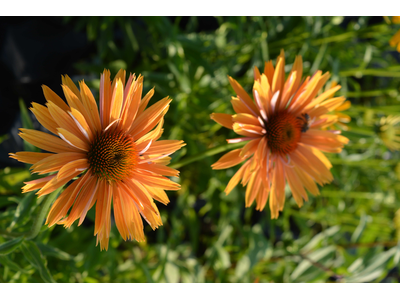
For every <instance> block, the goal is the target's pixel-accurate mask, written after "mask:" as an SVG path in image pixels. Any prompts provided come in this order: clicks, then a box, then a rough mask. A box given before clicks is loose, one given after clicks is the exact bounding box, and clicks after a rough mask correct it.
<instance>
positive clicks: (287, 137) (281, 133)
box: [265, 111, 302, 155]
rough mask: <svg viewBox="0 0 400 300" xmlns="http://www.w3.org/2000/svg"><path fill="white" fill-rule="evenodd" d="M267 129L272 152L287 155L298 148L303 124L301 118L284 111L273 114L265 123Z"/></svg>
mask: <svg viewBox="0 0 400 300" xmlns="http://www.w3.org/2000/svg"><path fill="white" fill-rule="evenodd" d="M265 129H266V131H267V133H266V137H267V141H268V147H269V148H270V149H271V152H272V153H273V154H281V155H286V154H289V153H290V152H292V151H293V150H295V149H296V148H297V143H298V142H299V141H300V138H301V129H302V124H301V120H300V119H299V118H296V117H295V116H294V115H292V114H290V113H288V112H286V111H284V112H280V113H278V114H275V115H273V116H271V118H269V120H268V121H267V122H266V124H265Z"/></svg>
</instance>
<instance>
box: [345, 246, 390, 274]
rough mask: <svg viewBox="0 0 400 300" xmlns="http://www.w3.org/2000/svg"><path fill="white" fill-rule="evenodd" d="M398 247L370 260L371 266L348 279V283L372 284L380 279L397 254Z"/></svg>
mask: <svg viewBox="0 0 400 300" xmlns="http://www.w3.org/2000/svg"><path fill="white" fill-rule="evenodd" d="M397 250H398V249H397V246H396V247H393V248H391V249H390V250H388V251H385V252H380V253H378V254H376V255H375V256H373V257H372V258H371V259H369V262H371V264H369V265H367V266H365V267H364V268H363V269H362V270H361V271H360V272H358V273H356V274H353V275H352V276H350V277H349V278H347V279H346V282H371V281H373V280H375V279H377V278H378V277H380V276H381V275H382V274H383V273H384V272H385V271H386V272H387V271H388V270H386V268H385V266H386V264H387V262H388V260H389V259H390V258H391V257H392V256H394V255H395V254H396V252H397Z"/></svg>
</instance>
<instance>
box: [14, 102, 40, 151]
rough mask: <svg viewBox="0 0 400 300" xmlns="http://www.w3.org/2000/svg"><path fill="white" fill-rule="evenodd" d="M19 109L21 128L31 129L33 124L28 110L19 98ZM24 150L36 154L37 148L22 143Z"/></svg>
mask: <svg viewBox="0 0 400 300" xmlns="http://www.w3.org/2000/svg"><path fill="white" fill-rule="evenodd" d="M19 109H20V110H21V121H22V127H24V128H26V129H33V124H32V120H31V117H30V116H29V112H28V109H27V108H26V105H25V103H24V101H23V100H22V99H21V98H20V99H19ZM24 150H25V151H32V152H38V151H39V148H37V147H35V146H33V145H32V144H30V143H28V142H26V141H24Z"/></svg>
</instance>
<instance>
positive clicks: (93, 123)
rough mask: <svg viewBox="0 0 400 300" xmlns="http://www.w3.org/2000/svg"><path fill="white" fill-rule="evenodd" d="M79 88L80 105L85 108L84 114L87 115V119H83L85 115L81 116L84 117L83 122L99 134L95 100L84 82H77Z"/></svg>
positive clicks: (99, 125) (97, 110) (99, 128)
mask: <svg viewBox="0 0 400 300" xmlns="http://www.w3.org/2000/svg"><path fill="white" fill-rule="evenodd" d="M79 87H80V89H81V99H82V104H83V106H84V108H85V112H86V113H87V117H85V115H83V116H84V117H85V120H86V121H87V123H88V124H89V127H90V128H91V129H92V131H94V132H100V131H101V123H100V116H99V109H98V107H97V103H96V100H95V99H94V97H93V94H92V92H91V91H90V89H89V87H88V86H87V85H86V84H85V82H84V81H81V82H79Z"/></svg>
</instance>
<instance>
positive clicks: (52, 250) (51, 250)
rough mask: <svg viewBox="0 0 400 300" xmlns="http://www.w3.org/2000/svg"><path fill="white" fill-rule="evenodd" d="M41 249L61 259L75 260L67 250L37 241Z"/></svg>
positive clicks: (43, 252)
mask: <svg viewBox="0 0 400 300" xmlns="http://www.w3.org/2000/svg"><path fill="white" fill-rule="evenodd" d="M36 245H37V246H38V247H39V249H40V251H41V252H42V254H43V255H45V256H53V257H56V258H58V259H61V260H73V259H74V257H73V256H72V255H70V254H68V253H67V252H64V251H62V250H60V249H58V248H56V247H53V246H50V245H46V244H42V243H37V244H36Z"/></svg>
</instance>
